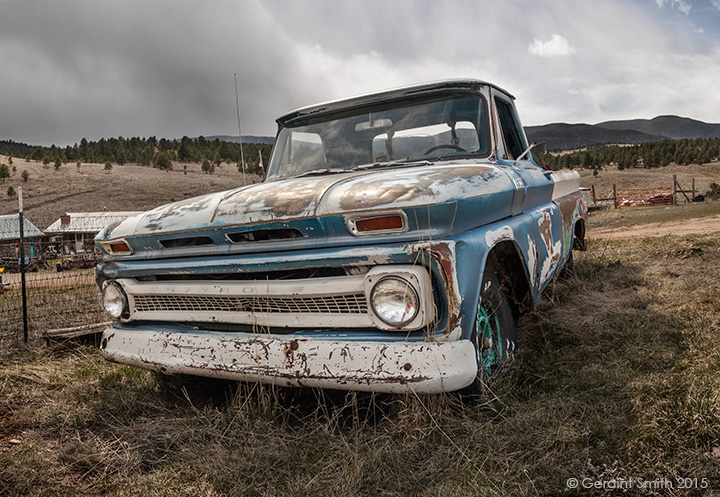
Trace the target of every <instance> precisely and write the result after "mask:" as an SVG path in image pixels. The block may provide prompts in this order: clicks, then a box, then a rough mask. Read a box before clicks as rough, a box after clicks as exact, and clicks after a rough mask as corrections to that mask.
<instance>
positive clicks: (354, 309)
mask: <svg viewBox="0 0 720 497" xmlns="http://www.w3.org/2000/svg"><path fill="white" fill-rule="evenodd" d="M133 301H134V307H135V311H136V312H183V311H192V312H202V311H209V312H251V313H256V314H261V313H280V314H290V313H293V314H365V313H367V301H366V300H365V294H364V293H356V294H351V295H327V296H321V297H272V296H261V297H230V296H212V295H133Z"/></svg>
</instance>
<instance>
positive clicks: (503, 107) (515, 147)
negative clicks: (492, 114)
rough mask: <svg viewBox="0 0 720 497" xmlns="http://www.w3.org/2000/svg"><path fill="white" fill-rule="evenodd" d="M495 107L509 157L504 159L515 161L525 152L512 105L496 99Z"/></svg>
mask: <svg viewBox="0 0 720 497" xmlns="http://www.w3.org/2000/svg"><path fill="white" fill-rule="evenodd" d="M495 106H496V107H497V110H498V117H499V118H500V126H501V127H502V134H503V139H504V140H505V149H506V151H507V153H508V154H509V155H510V157H506V158H507V159H515V158H517V157H520V154H522V153H523V151H524V150H525V145H524V144H523V140H522V137H521V136H522V135H521V134H520V127H519V126H518V122H517V120H516V119H515V114H514V113H513V109H512V105H510V104H509V103H507V102H505V101H504V100H501V99H499V98H496V99H495Z"/></svg>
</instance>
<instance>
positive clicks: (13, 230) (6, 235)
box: [0, 214, 45, 240]
mask: <svg viewBox="0 0 720 497" xmlns="http://www.w3.org/2000/svg"><path fill="white" fill-rule="evenodd" d="M19 218H20V214H8V215H6V216H0V240H19V239H20V219H19ZM23 235H24V236H25V238H35V237H38V236H45V235H44V233H43V232H42V231H40V230H39V229H38V228H37V226H35V225H34V224H33V223H31V222H30V221H29V220H28V218H26V217H23Z"/></svg>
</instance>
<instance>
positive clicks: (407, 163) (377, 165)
mask: <svg viewBox="0 0 720 497" xmlns="http://www.w3.org/2000/svg"><path fill="white" fill-rule="evenodd" d="M431 165H432V162H430V161H429V160H419V161H402V160H392V161H383V162H375V163H373V164H364V165H362V166H357V167H354V168H353V169H352V170H353V171H364V170H365V169H379V168H383V167H397V166H402V167H412V166H431Z"/></svg>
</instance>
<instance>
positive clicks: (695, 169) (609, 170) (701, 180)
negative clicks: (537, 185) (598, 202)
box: [578, 162, 720, 198]
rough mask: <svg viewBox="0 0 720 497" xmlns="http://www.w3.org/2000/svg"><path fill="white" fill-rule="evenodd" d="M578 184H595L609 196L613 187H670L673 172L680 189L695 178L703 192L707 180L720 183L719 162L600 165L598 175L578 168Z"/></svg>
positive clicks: (603, 193) (598, 191)
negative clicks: (655, 165) (602, 166)
mask: <svg viewBox="0 0 720 497" xmlns="http://www.w3.org/2000/svg"><path fill="white" fill-rule="evenodd" d="M578 171H579V172H580V176H581V178H582V179H581V180H580V186H587V187H590V186H595V192H596V194H597V196H598V197H602V198H605V197H609V196H610V194H611V193H612V186H613V184H616V185H617V187H618V188H672V180H673V175H676V176H677V180H678V183H680V185H681V186H682V188H683V189H685V190H689V189H690V188H691V187H692V181H693V178H694V179H695V189H696V190H698V193H705V192H706V191H707V190H708V188H709V186H710V183H720V162H711V163H709V164H703V165H698V164H690V165H687V166H678V165H671V166H665V167H657V168H652V169H644V168H631V169H625V170H623V171H618V169H617V167H615V166H608V167H605V168H603V170H602V171H600V173H599V174H598V175H597V176H593V174H592V171H591V170H589V169H579V170H578Z"/></svg>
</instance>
